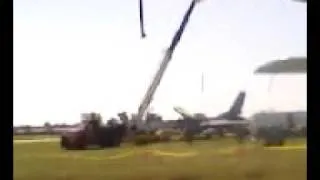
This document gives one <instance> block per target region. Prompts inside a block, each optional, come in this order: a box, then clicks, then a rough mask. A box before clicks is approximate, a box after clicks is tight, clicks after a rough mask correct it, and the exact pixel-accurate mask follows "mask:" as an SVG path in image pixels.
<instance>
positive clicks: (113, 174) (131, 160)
mask: <svg viewBox="0 0 320 180" xmlns="http://www.w3.org/2000/svg"><path fill="white" fill-rule="evenodd" d="M301 141H303V140H295V141H292V142H289V143H288V144H301V143H302V142H301ZM230 147H234V148H233V149H230ZM241 147H243V148H244V147H251V148H245V151H236V149H237V148H238V149H239V148H241ZM228 149H229V150H228ZM146 150H158V151H162V152H163V153H164V155H166V156H164V155H163V154H162V155H161V156H160V155H159V154H158V155H151V154H150V153H149V154H148V153H146ZM222 150H223V151H222ZM173 152H175V153H178V152H180V153H182V152H185V153H189V154H190V153H198V154H197V155H196V156H193V157H192V156H191V155H190V157H184V156H183V157H173V156H172V155H175V154H173ZM236 152H238V153H236ZM115 155H117V156H115ZM119 155H120V156H119ZM125 155H128V156H127V157H122V158H121V156H125ZM14 179H16V180H27V179H30V180H40V179H41V180H60V179H61V180H62V179H64V180H66V179H68V180H73V179H74V180H89V179H90V180H107V179H108V180H109V179H110V180H118V179H119V180H122V179H128V180H150V179H152V180H198V179H208V180H212V179H218V180H229V179H230V180H234V179H237V180H250V179H253V180H258V179H259V180H260V179H261V180H272V179H279V180H280V179H281V180H295V179H296V180H303V179H306V151H305V150H287V151H271V150H265V149H263V148H262V147H261V146H260V145H254V146H253V145H250V144H246V145H241V146H240V145H238V144H237V143H236V142H234V141H233V140H214V141H210V142H205V141H203V142H195V143H194V144H193V145H192V146H190V145H187V144H185V143H182V142H172V143H167V144H156V145H152V146H148V147H139V148H137V147H133V146H131V145H124V147H121V148H115V149H105V150H87V151H63V150H61V149H60V148H59V145H58V143H28V144H18V143H17V144H14Z"/></svg>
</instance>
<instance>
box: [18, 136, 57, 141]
mask: <svg viewBox="0 0 320 180" xmlns="http://www.w3.org/2000/svg"><path fill="white" fill-rule="evenodd" d="M44 138H59V135H15V136H13V140H31V139H44Z"/></svg>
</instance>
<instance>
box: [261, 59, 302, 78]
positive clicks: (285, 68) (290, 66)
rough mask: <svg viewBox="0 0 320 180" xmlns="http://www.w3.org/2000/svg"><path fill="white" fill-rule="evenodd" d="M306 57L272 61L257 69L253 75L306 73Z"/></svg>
mask: <svg viewBox="0 0 320 180" xmlns="http://www.w3.org/2000/svg"><path fill="white" fill-rule="evenodd" d="M306 72H307V57H291V58H288V59H286V60H274V61H271V62H268V63H266V64H264V65H262V66H260V67H259V68H258V69H256V71H255V74H277V73H306Z"/></svg>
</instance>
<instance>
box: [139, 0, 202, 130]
mask: <svg viewBox="0 0 320 180" xmlns="http://www.w3.org/2000/svg"><path fill="white" fill-rule="evenodd" d="M198 2H200V0H192V2H191V4H190V6H189V8H188V9H187V11H186V13H185V15H184V17H183V20H182V22H181V24H180V27H179V29H178V30H177V31H176V33H175V35H174V36H173V39H172V41H171V44H170V46H169V48H168V49H167V50H166V52H165V55H164V57H163V59H162V62H161V64H160V67H159V69H158V71H157V72H156V74H155V76H154V78H153V79H152V82H151V84H150V86H149V88H148V90H147V92H146V94H145V96H144V98H143V99H142V102H141V103H140V106H139V109H138V114H137V116H136V117H135V119H134V120H135V123H136V126H137V127H138V128H139V127H140V128H141V125H142V119H143V116H144V115H145V113H146V110H147V108H148V107H149V105H150V104H151V101H152V99H153V96H154V94H155V92H156V90H157V88H158V86H159V84H160V82H161V79H162V77H163V75H164V73H165V70H166V69H167V67H168V64H169V62H170V61H171V59H172V55H173V52H174V50H175V48H176V46H177V45H178V43H179V41H180V39H181V36H182V34H183V32H184V29H185V27H186V25H187V23H188V22H189V19H190V15H191V13H192V12H193V10H194V7H195V6H196V4H197V3H198ZM140 6H142V3H141V1H140ZM140 9H142V8H141V7H140ZM140 11H141V10H140ZM140 13H141V12H140ZM142 32H143V33H142V34H143V35H142V36H143V37H144V36H145V33H144V30H142Z"/></svg>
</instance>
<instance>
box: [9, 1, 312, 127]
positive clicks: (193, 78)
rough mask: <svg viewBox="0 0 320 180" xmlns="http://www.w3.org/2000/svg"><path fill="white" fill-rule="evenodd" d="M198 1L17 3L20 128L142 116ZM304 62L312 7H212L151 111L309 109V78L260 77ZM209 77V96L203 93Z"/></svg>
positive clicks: (200, 9) (190, 29)
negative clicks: (260, 70)
mask: <svg viewBox="0 0 320 180" xmlns="http://www.w3.org/2000/svg"><path fill="white" fill-rule="evenodd" d="M190 1H191V0H144V2H145V7H144V10H145V24H146V32H147V35H148V36H147V38H146V39H144V40H141V39H140V34H139V33H140V31H139V14H138V13H139V9H138V0H120V1H110V0H90V1H88V0H86V1H84V0H28V1H25V0H15V1H14V124H15V125H20V124H40V125H41V124H43V123H44V122H45V121H50V122H52V123H61V122H66V123H74V122H78V121H79V120H80V113H82V112H90V111H97V112H101V113H102V115H103V117H104V118H105V119H107V118H110V117H114V116H115V115H116V113H117V112H119V111H127V112H130V113H132V112H136V111H137V109H138V105H139V103H140V101H141V99H142V97H143V96H144V93H145V91H146V88H147V86H148V85H149V83H150V81H151V79H152V77H153V75H154V73H155V71H156V70H157V68H158V65H159V63H160V60H161V58H162V56H163V54H164V51H165V49H166V48H167V47H168V45H169V43H170V41H171V38H172V36H173V34H174V32H175V31H176V29H177V28H178V26H179V24H180V22H181V19H182V16H183V15H184V13H185V11H186V8H187V7H188V6H189V4H190ZM305 55H306V5H305V4H304V3H295V2H292V1H290V0H265V1H262V0H259V1H257V0H242V1H238V0H206V1H203V2H202V3H201V4H199V6H197V7H196V8H195V10H194V13H193V14H192V16H191V19H190V22H189V24H188V26H187V28H186V30H185V33H184V34H183V36H182V39H181V42H180V44H179V45H178V47H177V49H176V51H175V53H174V56H173V60H172V62H171V63H170V65H169V67H168V69H167V72H166V74H165V76H164V77H163V80H162V83H161V85H160V87H159V88H158V91H157V93H156V95H155V99H154V102H153V103H152V105H151V107H152V108H151V109H152V110H153V111H154V112H158V113H161V114H162V115H163V116H164V118H176V117H178V116H177V115H176V113H175V112H174V111H173V109H172V108H173V106H177V105H178V106H182V107H184V108H185V109H187V110H188V111H190V112H196V111H201V112H204V113H207V115H215V114H217V113H220V112H222V111H225V110H227V109H228V108H229V106H230V104H231V102H232V101H233V100H234V98H235V96H236V95H237V93H238V92H239V91H240V90H243V89H244V90H246V91H247V92H248V98H247V101H246V103H245V107H244V115H247V116H248V115H250V114H252V113H255V112H257V111H261V110H270V109H274V110H277V111H287V110H299V109H302V110H305V109H306V75H294V76H292V75H290V76H286V75H281V76H280V75H279V76H276V77H275V78H274V80H273V82H272V87H271V90H270V91H268V83H269V79H270V76H253V71H254V69H255V68H256V67H257V66H258V65H260V64H263V63H265V62H267V61H269V60H272V59H277V58H285V57H288V56H305ZM201 73H204V92H201Z"/></svg>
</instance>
